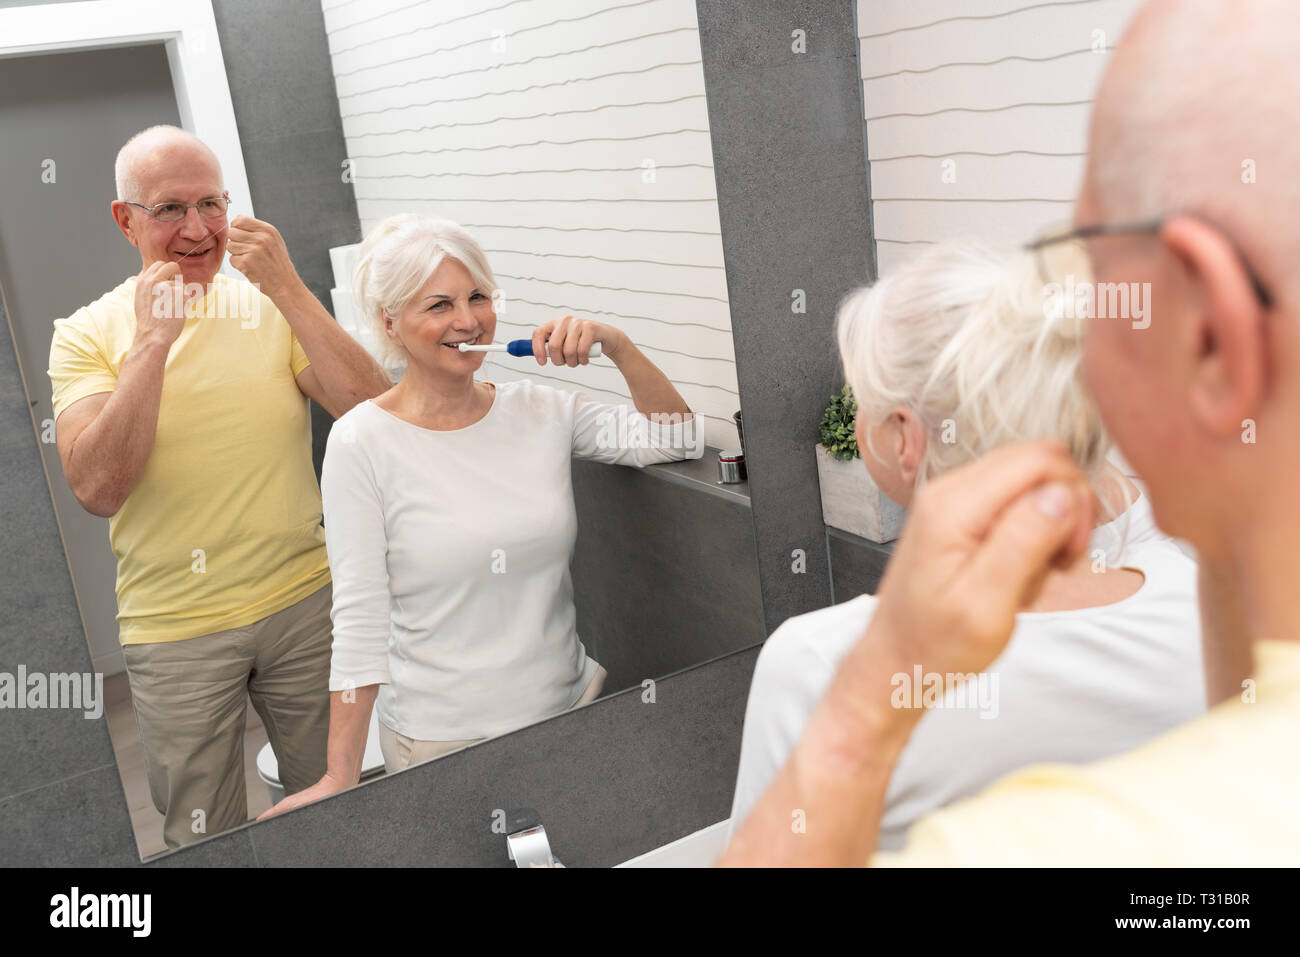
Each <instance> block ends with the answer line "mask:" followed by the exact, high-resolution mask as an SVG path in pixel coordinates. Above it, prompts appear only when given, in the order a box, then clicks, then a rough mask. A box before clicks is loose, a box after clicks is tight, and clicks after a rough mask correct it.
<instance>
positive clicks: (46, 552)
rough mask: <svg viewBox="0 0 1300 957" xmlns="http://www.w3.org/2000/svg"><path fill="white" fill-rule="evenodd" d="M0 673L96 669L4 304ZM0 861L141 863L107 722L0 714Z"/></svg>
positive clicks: (51, 714) (46, 711) (64, 715)
mask: <svg viewBox="0 0 1300 957" xmlns="http://www.w3.org/2000/svg"><path fill="white" fill-rule="evenodd" d="M0 448H3V449H4V455H2V456H0V529H4V536H3V544H2V545H0V548H3V554H4V574H3V575H0V607H3V608H4V614H3V615H0V672H4V673H6V674H8V675H12V676H16V675H17V674H18V669H19V667H20V666H21V667H23V668H25V669H26V671H27V673H28V674H45V675H48V674H51V673H69V672H79V673H87V672H90V671H91V664H90V648H89V646H87V644H86V632H85V629H84V628H82V625H81V616H80V614H78V612H77V599H76V596H75V594H74V593H73V590H72V578H71V576H70V575H69V574H68V564H67V559H66V558H65V557H64V553H63V548H62V546H61V545H60V543H59V529H58V526H57V525H56V523H55V521H54V504H53V502H52V501H51V500H50V490H49V485H47V484H46V480H45V471H44V468H43V467H42V465H41V456H40V452H39V451H38V450H39V445H38V442H37V436H36V430H35V426H34V425H33V422H32V417H31V412H30V410H29V408H28V405H27V394H26V392H25V391H24V389H23V384H22V378H21V377H20V375H19V371H18V360H17V358H16V356H15V355H14V348H13V338H12V336H11V335H10V331H9V321H8V317H7V316H5V315H4V307H3V305H2V304H0ZM0 767H2V768H3V772H2V773H0V861H3V862H4V863H6V864H11V865H19V864H51V865H54V864H117V865H124V864H132V863H135V862H136V861H138V860H139V857H138V855H137V853H136V849H135V837H134V836H133V835H132V833H131V822H130V819H129V818H128V816H127V810H126V798H125V796H124V795H123V793H122V782H121V778H120V777H119V776H118V773H117V764H116V762H115V761H114V760H113V746H112V743H111V742H110V741H109V737H108V722H107V720H105V719H104V717H102V716H101V717H100V718H99V719H98V720H87V719H86V718H85V717H84V716H83V713H82V712H81V711H73V710H68V709H53V708H43V709H39V710H37V709H30V710H29V709H14V710H10V709H5V710H4V711H0Z"/></svg>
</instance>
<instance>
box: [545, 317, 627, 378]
mask: <svg viewBox="0 0 1300 957" xmlns="http://www.w3.org/2000/svg"><path fill="white" fill-rule="evenodd" d="M625 342H627V334H626V333H625V332H623V331H622V330H621V329H615V328H614V327H613V326H607V325H605V324H604V323H601V322H592V321H591V320H590V319H578V318H576V317H575V316H562V317H560V318H559V319H552V320H551V321H550V322H544V323H542V324H541V325H540V326H538V327H537V328H536V329H534V330H533V357H534V358H535V359H536V360H537V364H538V365H542V366H544V365H546V360H547V358H548V357H549V358H550V361H551V362H553V363H554V364H555V365H557V366H570V367H575V366H580V365H582V366H585V365H586V364H587V363H588V361H589V360H590V357H591V349H592V346H593V345H595V344H596V343H600V347H601V352H602V353H603V354H604V355H606V356H608V357H609V358H610V359H613V360H614V361H615V362H617V361H618V359H617V356H618V353H619V350H620V349H621V347H622V346H623V344H624V343H625Z"/></svg>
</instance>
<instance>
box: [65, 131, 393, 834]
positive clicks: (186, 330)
mask: <svg viewBox="0 0 1300 957" xmlns="http://www.w3.org/2000/svg"><path fill="white" fill-rule="evenodd" d="M115 173H116V180H117V199H116V200H115V201H114V202H113V203H112V205H111V208H112V214H113V218H114V220H115V221H116V222H117V225H118V228H119V229H120V230H121V231H122V235H123V236H125V237H126V239H127V241H129V242H130V243H131V244H132V245H133V246H136V247H137V248H138V249H139V250H140V262H141V266H142V269H141V272H140V273H139V275H137V276H133V277H130V278H128V279H127V280H126V281H125V282H123V283H122V284H121V285H119V286H118V287H117V288H115V289H113V290H112V291H111V292H108V293H106V294H105V295H103V296H101V297H100V298H99V299H97V300H96V301H95V302H92V303H91V304H90V305H88V306H85V307H84V308H82V309H79V310H77V312H75V313H74V314H72V315H71V316H69V317H68V318H66V319H60V320H58V321H56V322H55V323H54V338H53V341H52V343H51V346H50V368H49V374H50V381H51V383H52V384H53V390H54V415H55V420H56V434H57V437H58V447H59V455H60V457H61V459H62V461H63V471H64V475H65V476H66V477H67V480H68V485H69V486H70V487H71V489H72V491H73V493H74V494H75V495H76V497H77V500H78V501H79V502H80V503H81V504H82V505H83V506H84V507H85V508H86V509H87V510H88V511H90V512H92V513H94V514H95V515H102V516H106V517H108V518H109V520H110V521H109V540H110V542H111V544H112V548H113V554H114V555H115V556H116V557H117V607H118V613H117V619H118V622H119V628H120V637H121V641H122V646H123V648H122V650H123V655H124V657H125V659H126V669H127V674H128V676H129V678H130V683H131V695H132V700H133V703H134V706H135V712H136V720H137V722H138V724H139V728H140V738H141V743H142V744H143V747H144V756H145V766H146V768H147V770H148V775H149V787H150V790H151V792H152V796H153V801H154V804H155V806H156V807H157V808H158V810H159V811H160V812H161V813H162V814H163V815H164V817H165V821H164V825H163V837H164V840H165V841H166V843H167V845H168V846H169V847H177V846H179V845H181V844H185V843H188V842H191V841H195V840H198V839H200V838H202V837H204V836H207V835H211V834H216V833H218V832H219V831H223V830H226V829H228V828H231V827H236V826H238V825H240V824H243V823H244V822H245V821H246V820H247V802H246V792H245V786H244V755H243V735H244V721H245V702H246V701H247V699H248V698H249V697H251V698H252V701H253V706H254V707H255V708H256V709H257V712H258V714H259V715H260V716H261V718H262V723H263V724H264V725H265V727H266V731H267V735H268V736H269V738H270V740H271V744H272V746H273V747H274V749H275V753H276V756H277V758H278V759H279V765H280V775H281V778H282V780H283V782H284V785H285V788H286V790H287V791H290V792H293V791H297V790H300V789H302V788H304V787H307V786H308V785H310V784H313V783H315V782H316V781H317V780H319V779H320V776H321V775H322V774H323V773H324V771H325V745H326V738H327V735H328V731H329V671H330V644H331V640H332V629H331V623H330V606H331V591H330V574H329V565H328V562H327V561H326V556H325V536H324V530H323V528H322V527H321V499H320V489H319V487H318V486H317V482H316V476H315V472H314V471H313V468H312V459H311V421H310V417H309V406H308V401H307V400H308V398H311V399H315V400H316V401H317V402H318V403H320V405H321V406H323V407H324V408H325V409H326V410H327V411H328V412H329V413H330V414H331V415H333V416H335V417H337V416H339V415H342V414H343V413H344V412H346V411H347V410H348V409H350V408H352V406H354V405H355V404H357V403H358V402H361V401H363V400H365V399H367V398H370V397H372V396H375V395H378V394H379V393H381V392H383V391H385V390H386V389H388V388H390V387H391V383H390V381H389V379H388V377H387V376H386V375H385V374H384V372H383V370H382V369H380V368H379V366H378V365H377V364H376V363H375V361H374V360H373V359H371V358H370V356H369V355H368V354H367V353H366V352H365V351H364V350H363V349H362V348H361V347H360V346H359V345H358V344H357V343H356V342H355V341H354V340H353V339H352V338H351V337H350V336H349V335H348V334H347V333H345V332H344V331H343V330H342V329H341V328H340V327H339V326H338V324H337V323H336V322H334V320H333V319H332V318H331V317H330V315H329V314H328V313H327V312H326V311H325V310H324V309H323V308H322V307H321V305H320V303H319V302H318V301H317V300H316V297H315V296H313V295H312V293H311V292H310V291H309V290H308V289H307V287H306V286H305V285H304V284H303V283H302V281H301V279H299V277H298V275H297V273H296V272H295V270H294V268H293V264H292V263H291V261H290V259H289V255H288V252H287V251H286V249H285V246H284V242H283V240H281V238H280V236H279V234H278V233H277V232H276V230H275V229H274V228H273V227H272V226H270V225H269V224H267V223H263V222H259V221H258V220H256V219H252V218H250V217H247V216H240V217H236V218H235V219H234V220H233V221H229V220H228V215H227V214H228V210H229V197H228V195H227V192H226V189H225V186H224V184H223V182H222V176H221V168H220V165H219V164H218V162H217V158H216V156H215V155H214V154H213V152H212V150H210V149H209V148H208V147H207V146H206V145H205V144H204V143H203V142H201V141H200V140H199V139H198V138H196V137H195V136H193V135H191V134H189V133H187V132H185V131H183V130H180V129H177V128H175V127H152V128H150V129H147V130H144V131H143V132H141V133H139V134H137V135H136V136H134V137H133V138H132V139H131V140H130V141H128V142H127V144H126V145H125V146H123V147H122V150H121V152H120V153H119V154H118V159H117V165H116V170H115ZM227 251H229V253H230V261H231V264H232V265H233V266H234V267H235V268H236V269H238V270H239V271H240V272H242V273H243V274H244V275H245V276H247V277H248V279H249V280H251V282H252V284H250V283H249V282H242V281H238V280H234V279H231V278H229V277H226V276H222V275H218V273H217V270H218V269H219V268H220V266H221V263H222V259H223V257H224V256H225V254H226V252H227Z"/></svg>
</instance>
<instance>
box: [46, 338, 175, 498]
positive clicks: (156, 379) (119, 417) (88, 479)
mask: <svg viewBox="0 0 1300 957" xmlns="http://www.w3.org/2000/svg"><path fill="white" fill-rule="evenodd" d="M169 349H170V345H164V344H161V343H154V342H137V343H136V344H134V345H133V346H132V347H131V349H130V351H129V352H128V353H127V354H126V358H125V359H124V360H123V361H122V367H121V369H120V370H119V371H118V377H117V384H116V386H115V387H114V389H113V394H112V395H110V396H109V398H108V401H107V402H106V403H104V407H103V408H102V409H100V410H99V413H98V414H97V415H96V416H95V420H94V421H93V422H91V423H90V425H88V426H86V428H85V429H83V430H82V432H81V434H80V435H78V436H77V437H76V440H75V441H74V443H73V445H72V449H71V450H70V452H69V456H68V460H69V463H70V466H71V468H70V470H69V479H70V481H71V484H72V487H73V492H74V493H75V494H76V495H77V498H78V499H79V500H80V501H81V502H82V503H83V504H86V505H87V507H88V508H90V509H91V511H93V512H95V513H96V514H100V515H104V516H108V515H112V514H114V513H116V512H117V510H118V508H120V507H121V505H122V502H124V501H125V500H126V497H127V496H128V495H130V494H131V490H132V489H134V488H135V485H136V483H137V482H138V481H139V480H140V476H141V475H142V474H143V473H144V469H145V466H146V465H147V464H148V463H149V456H150V454H151V453H152V452H153V445H154V438H155V437H156V435H157V432H158V409H159V406H160V404H161V400H162V385H163V370H164V367H165V365H166V363H167V353H168V351H169Z"/></svg>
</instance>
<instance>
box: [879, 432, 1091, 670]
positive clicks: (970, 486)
mask: <svg viewBox="0 0 1300 957" xmlns="http://www.w3.org/2000/svg"><path fill="white" fill-rule="evenodd" d="M1093 515H1094V505H1093V495H1092V491H1091V489H1090V487H1089V485H1088V483H1087V480H1086V479H1085V477H1084V475H1083V474H1082V473H1081V472H1080V471H1079V469H1078V468H1077V466H1075V464H1074V462H1073V461H1072V460H1071V459H1070V457H1069V455H1068V454H1067V453H1066V451H1065V447H1064V446H1063V445H1061V444H1060V443H1059V442H1055V441H1051V442H1029V443H1023V444H1017V445H1011V446H1003V447H1002V448H1000V449H997V450H996V451H994V452H992V453H990V454H989V455H986V456H985V457H983V458H982V459H979V460H978V461H975V462H972V463H970V464H968V465H965V466H962V467H961V468H958V469H954V470H953V471H951V472H948V473H946V474H944V475H942V476H940V477H939V478H938V479H936V480H935V481H934V482H932V483H930V484H928V485H926V486H924V487H923V488H922V489H921V491H920V492H918V494H917V496H916V499H915V500H914V502H913V507H912V509H911V513H910V515H909V517H908V521H907V528H906V530H905V531H904V533H903V538H902V540H901V541H900V542H899V545H898V548H897V549H896V550H895V552H894V555H893V557H892V558H891V559H890V561H889V565H888V566H887V568H886V570H885V577H884V579H883V580H882V581H881V584H880V589H879V591H878V593H877V596H878V598H879V603H878V606H877V611H876V614H875V616H874V617H873V620H872V627H871V629H870V630H871V631H875V632H877V633H879V634H882V636H884V638H885V640H886V641H887V642H888V643H889V645H890V646H891V648H892V651H893V655H892V657H894V659H895V660H896V661H899V662H905V663H907V664H908V665H916V664H919V665H921V666H922V667H923V668H924V670H926V671H932V672H938V673H941V674H948V673H953V674H955V673H969V672H973V671H980V670H982V669H984V668H986V667H987V666H988V665H989V664H991V663H992V662H993V660H994V659H995V658H997V656H998V655H999V654H1001V653H1002V650H1003V649H1004V648H1005V647H1006V643H1007V641H1008V640H1009V638H1010V637H1011V632H1012V629H1013V628H1014V627H1015V623H1016V613H1017V612H1019V611H1021V610H1022V609H1023V608H1025V607H1026V606H1027V605H1029V604H1030V603H1032V602H1033V600H1034V598H1035V597H1037V595H1038V592H1039V590H1040V589H1041V588H1042V585H1043V581H1044V580H1045V579H1046V577H1047V574H1048V572H1050V571H1051V570H1052V568H1053V567H1054V566H1055V567H1058V568H1066V567H1068V566H1069V565H1070V563H1072V562H1073V561H1074V560H1075V559H1076V558H1077V557H1078V556H1079V555H1080V554H1082V553H1083V551H1084V550H1085V549H1086V548H1087V546H1088V541H1089V539H1090V537H1091V534H1092V527H1093Z"/></svg>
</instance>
